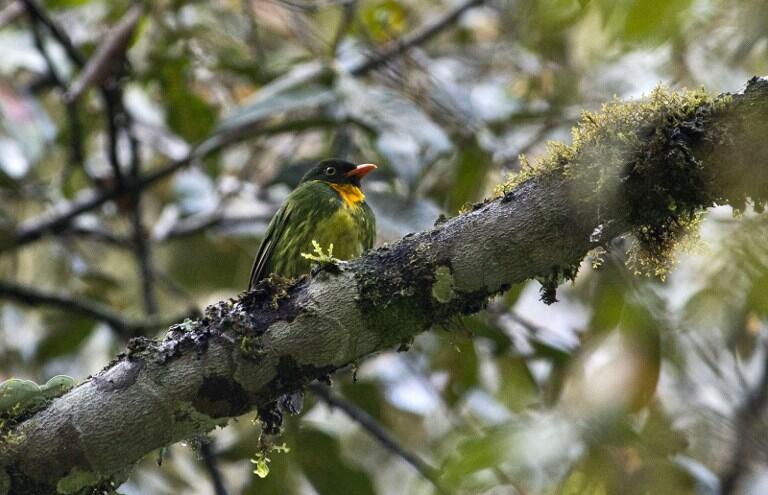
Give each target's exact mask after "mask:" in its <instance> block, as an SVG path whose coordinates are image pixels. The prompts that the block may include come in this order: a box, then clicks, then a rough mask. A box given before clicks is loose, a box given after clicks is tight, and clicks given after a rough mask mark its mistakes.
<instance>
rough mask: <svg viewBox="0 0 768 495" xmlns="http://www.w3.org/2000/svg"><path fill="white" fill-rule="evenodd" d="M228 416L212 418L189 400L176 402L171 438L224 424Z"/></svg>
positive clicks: (208, 429) (183, 436) (181, 436)
mask: <svg viewBox="0 0 768 495" xmlns="http://www.w3.org/2000/svg"><path fill="white" fill-rule="evenodd" d="M228 420H229V419H228V418H222V419H218V420H217V419H213V418H211V417H210V416H208V415H207V414H203V413H201V412H200V411H198V410H197V409H195V406H194V405H193V404H191V403H189V402H177V403H176V407H175V409H174V412H173V438H185V437H188V436H190V435H192V434H194V433H196V432H200V431H210V430H212V429H214V428H215V427H217V426H225V425H226V424H227V422H228Z"/></svg>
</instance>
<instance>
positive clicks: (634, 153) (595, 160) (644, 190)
mask: <svg viewBox="0 0 768 495" xmlns="http://www.w3.org/2000/svg"><path fill="white" fill-rule="evenodd" d="M731 100H732V99H731V97H730V96H712V95H710V94H709V93H707V92H705V91H704V90H701V89H698V90H693V91H683V92H680V93H674V92H671V91H669V90H668V89H667V88H664V87H658V88H656V89H655V90H654V91H653V92H652V93H651V94H650V95H649V96H648V97H647V98H644V99H642V100H638V101H632V102H621V101H619V100H614V101H612V102H610V103H608V104H606V105H604V106H603V108H602V110H601V111H600V112H584V113H583V114H582V116H581V119H580V121H579V123H578V125H577V126H576V127H575V128H574V129H573V130H572V143H571V144H570V145H565V144H562V143H548V147H547V153H546V154H545V155H544V156H543V157H542V158H540V159H538V160H537V161H535V162H530V161H529V160H528V159H527V158H526V157H525V156H521V157H520V162H521V171H520V172H519V173H517V174H515V175H513V176H511V177H509V178H508V179H507V180H506V181H505V182H504V183H503V184H500V185H499V186H498V187H497V188H496V191H495V194H496V196H497V197H505V198H506V197H509V195H510V194H512V192H513V190H514V189H515V188H516V187H517V186H519V185H521V184H522V183H524V182H526V181H528V180H531V179H534V178H540V177H544V176H547V175H553V174H557V175H560V176H563V177H568V178H570V179H572V184H573V186H574V188H575V190H574V192H573V195H574V198H575V199H576V200H577V201H581V203H582V205H584V206H588V207H590V208H596V209H597V211H594V212H593V213H594V218H597V219H600V216H601V215H600V211H611V208H616V207H617V205H618V207H620V208H624V209H625V210H626V211H627V215H626V220H627V221H628V223H629V224H630V225H632V226H633V231H632V234H633V235H634V237H635V240H636V242H635V243H634V245H633V247H632V249H631V252H630V255H629V257H628V262H629V263H630V264H631V265H632V268H633V269H634V270H635V272H637V273H642V274H647V275H656V276H660V277H663V276H664V275H665V274H666V273H667V271H668V270H669V269H670V267H671V266H672V264H673V263H674V258H673V252H674V251H675V248H676V247H677V246H678V245H679V244H680V243H681V242H682V241H684V240H685V239H686V237H687V235H688V234H689V233H691V232H693V231H695V229H696V227H697V226H698V222H699V217H700V212H701V211H702V210H703V209H704V208H706V207H708V206H711V204H712V202H713V201H714V199H715V198H713V197H712V196H711V193H710V192H709V191H708V190H707V187H706V177H705V174H704V173H703V166H702V163H701V161H700V160H699V159H698V158H697V157H696V156H695V154H694V152H693V149H692V144H695V143H696V142H698V140H700V139H702V136H703V132H704V129H707V128H708V127H710V126H709V124H711V121H712V119H713V117H714V115H716V114H717V113H718V112H720V111H722V110H723V109H725V108H726V107H727V106H728V105H729V104H730V103H731ZM617 185H618V187H619V189H618V191H617V189H616V187H617ZM617 195H618V197H617ZM601 208H602V210H601ZM544 277H545V279H546V282H547V283H549V284H550V285H551V283H552V281H553V280H555V279H556V278H557V273H552V274H546V275H545V276H544Z"/></svg>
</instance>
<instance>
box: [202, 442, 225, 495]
mask: <svg viewBox="0 0 768 495" xmlns="http://www.w3.org/2000/svg"><path fill="white" fill-rule="evenodd" d="M200 455H201V456H202V458H203V464H205V469H206V470H207V471H208V474H209V475H210V476H211V483H213V491H214V493H215V494H216V495H227V488H226V487H225V486H224V480H223V479H222V477H221V472H219V463H218V459H217V458H216V453H215V452H214V443H213V440H212V439H210V438H208V439H205V440H203V441H202V442H201V443H200Z"/></svg>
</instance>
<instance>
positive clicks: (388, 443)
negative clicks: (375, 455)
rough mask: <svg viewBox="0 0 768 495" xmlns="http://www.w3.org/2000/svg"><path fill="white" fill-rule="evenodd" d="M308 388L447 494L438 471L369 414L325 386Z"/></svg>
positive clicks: (316, 385) (315, 384)
mask: <svg viewBox="0 0 768 495" xmlns="http://www.w3.org/2000/svg"><path fill="white" fill-rule="evenodd" d="M308 388H309V389H310V390H311V391H312V393H314V394H315V395H316V396H318V397H319V398H320V399H321V400H322V401H323V402H325V403H326V404H328V406H330V407H331V408H338V409H341V410H342V411H343V412H344V414H346V415H347V416H349V418H350V419H352V420H353V421H355V422H356V423H357V424H359V425H360V426H361V427H362V428H363V429H364V430H365V431H367V432H368V433H369V434H370V435H371V436H372V437H373V438H375V439H376V440H377V441H378V442H379V443H380V444H381V446H382V447H384V448H385V449H387V450H389V451H390V452H392V453H393V454H395V455H396V456H398V457H400V458H401V459H403V460H404V461H405V462H407V463H408V464H410V465H411V466H413V468H414V469H416V471H418V472H419V474H420V475H421V476H423V477H424V479H426V480H427V481H429V482H430V483H432V485H433V486H434V487H435V488H436V489H437V491H438V492H440V493H449V492H448V490H447V489H446V488H445V487H444V486H442V484H441V483H440V473H439V472H438V470H437V469H435V468H433V467H432V466H430V465H429V464H427V463H426V462H425V461H424V460H422V459H421V458H420V457H419V456H417V455H416V454H413V453H411V452H408V451H407V450H406V449H405V448H404V447H403V446H402V445H400V443H399V442H398V441H397V440H396V439H395V438H394V437H392V435H390V434H389V433H388V432H387V431H386V430H385V429H384V428H382V427H381V425H379V424H378V423H377V422H376V420H375V419H374V418H373V417H371V415H370V414H368V413H367V412H365V411H364V410H363V409H361V408H359V407H357V406H356V405H355V404H352V403H351V402H348V401H346V400H344V399H342V398H341V397H337V396H336V395H334V394H333V393H332V392H331V391H330V390H329V389H328V387H327V386H325V385H321V384H319V383H312V384H310V385H309V387H308Z"/></svg>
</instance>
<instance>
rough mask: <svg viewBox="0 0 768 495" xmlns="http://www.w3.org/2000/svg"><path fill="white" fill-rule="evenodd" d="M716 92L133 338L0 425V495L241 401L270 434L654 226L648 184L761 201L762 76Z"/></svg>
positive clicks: (98, 462)
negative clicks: (329, 393)
mask: <svg viewBox="0 0 768 495" xmlns="http://www.w3.org/2000/svg"><path fill="white" fill-rule="evenodd" d="M715 100H716V101H717V104H714V105H713V104H712V101H699V100H691V101H687V100H686V101H683V102H682V103H681V102H679V101H677V102H676V103H675V102H672V103H670V105H676V107H675V108H674V109H669V108H665V107H664V106H663V105H662V106H660V107H659V109H658V112H660V114H659V115H655V116H654V118H653V119H651V120H647V119H646V120H643V121H639V122H638V127H637V128H636V129H634V134H633V138H632V139H630V140H629V141H628V142H629V143H630V146H629V148H628V149H626V150H622V151H621V153H619V154H618V155H617V154H613V155H611V156H606V158H605V160H606V162H607V164H606V166H605V167H600V166H599V165H600V163H592V164H586V163H584V161H585V159H586V158H585V157H590V159H593V158H594V157H595V156H599V154H595V153H593V151H592V150H593V148H589V147H590V146H598V147H599V145H600V144H601V141H600V139H601V138H600V137H599V135H598V137H597V138H595V140H593V141H589V140H588V141H585V144H584V146H585V147H586V148H584V149H581V150H580V151H578V152H577V151H574V150H571V152H570V153H564V152H562V149H561V148H558V147H555V148H553V151H552V156H554V157H555V158H557V160H555V163H554V165H555V166H552V167H549V168H544V169H542V170H541V171H540V172H538V173H537V172H533V173H528V174H527V175H526V176H525V178H524V180H518V181H513V182H512V183H510V185H509V187H508V188H505V189H503V194H501V193H500V195H499V197H497V198H495V199H493V200H489V201H486V202H485V203H483V204H479V205H476V207H475V208H474V209H473V210H472V211H469V212H467V213H465V214H462V215H460V216H458V217H456V218H453V219H450V220H447V221H445V222H442V223H440V224H439V225H436V226H435V227H434V228H433V229H432V230H429V231H427V232H422V233H419V234H412V235H409V236H406V237H405V238H404V239H402V240H401V241H399V242H397V243H395V244H393V245H389V246H383V247H381V248H379V249H376V250H375V251H373V252H371V253H369V254H368V255H366V256H364V257H362V258H360V259H357V260H354V261H351V262H348V263H340V264H337V265H326V266H323V267H320V268H319V269H317V270H315V272H314V273H313V274H312V275H311V276H310V277H305V278H303V279H300V280H298V281H295V282H293V281H286V280H277V279H268V280H266V281H264V282H262V283H261V284H260V285H259V286H257V287H256V288H255V290H253V291H252V292H250V293H245V294H241V295H240V296H239V297H238V298H236V299H233V300H229V301H222V302H220V303H218V304H216V305H213V306H211V307H209V308H208V309H207V310H206V312H205V316H204V317H203V318H201V319H200V320H198V321H189V320H188V321H186V322H184V323H181V324H178V325H175V326H173V327H171V328H170V329H169V331H168V333H167V335H166V336H165V338H164V339H162V340H161V341H155V340H151V339H145V338H139V339H134V340H132V341H131V343H130V344H129V347H128V350H127V351H126V352H125V353H124V354H121V355H120V356H118V357H117V358H116V359H115V361H114V362H113V363H111V364H110V365H108V366H107V367H106V368H105V369H104V370H103V371H102V372H100V373H98V374H97V375H95V376H92V377H89V378H88V379H86V380H85V381H84V382H82V383H81V384H80V385H78V386H77V387H75V388H74V389H72V390H71V391H69V392H68V393H66V394H65V395H63V396H61V397H59V398H57V399H55V400H53V401H51V402H50V403H49V404H47V405H46V407H45V408H43V409H41V410H39V411H37V412H35V413H34V414H31V415H28V416H29V417H20V418H16V420H15V425H14V426H12V427H10V428H6V429H5V431H3V432H2V433H3V437H2V440H0V495H4V494H5V493H56V491H57V486H58V488H59V489H60V490H61V489H62V487H67V486H72V485H73V484H74V485H75V486H77V483H75V482H77V481H78V480H86V481H84V482H83V483H86V485H98V484H102V485H103V484H107V483H119V482H121V480H122V479H124V477H125V476H126V473H127V472H128V471H129V469H130V467H131V466H132V464H133V463H135V462H136V461H138V460H139V459H141V458H142V457H143V456H144V455H146V454H147V453H149V452H151V451H152V450H154V449H157V448H160V447H162V446H165V445H168V444H171V443H173V442H177V441H179V440H182V439H184V438H188V437H190V436H193V435H196V434H200V433H204V432H206V431H209V430H211V429H213V428H215V427H216V426H223V425H225V424H226V422H227V421H228V420H229V418H232V417H235V416H239V415H241V414H244V413H246V412H248V411H251V410H254V409H255V410H257V411H259V415H260V419H261V421H262V423H263V424H264V427H265V428H267V429H269V428H271V427H274V426H275V425H276V423H278V422H279V416H280V413H281V411H280V408H279V407H277V406H276V405H275V404H276V401H277V399H278V398H279V397H281V396H282V395H284V394H286V393H289V392H293V391H296V390H299V389H301V388H302V387H304V386H305V385H306V384H308V383H309V382H311V381H312V380H315V379H317V378H322V377H325V376H327V375H328V374H330V373H332V372H333V371H335V370H337V369H339V368H342V367H344V366H347V365H349V364H350V363H354V362H356V361H358V360H360V359H364V358H365V357H367V356H369V355H371V354H373V353H376V352H380V351H383V350H387V349H391V348H393V347H394V346H397V345H398V344H400V343H403V342H407V341H409V340H410V339H411V338H412V337H413V336H414V335H416V334H418V333H420V332H423V331H425V330H427V329H429V328H430V327H431V326H433V325H434V324H436V323H440V322H445V321H447V320H449V319H450V318H453V317H455V316H457V315H460V314H466V313H473V312H476V311H478V310H480V309H481V308H482V307H483V306H484V305H485V303H486V301H487V300H488V298H489V297H490V296H493V295H494V294H497V293H499V292H502V291H504V290H505V289H506V288H508V287H509V286H510V285H511V284H515V283H519V282H522V281H525V280H527V279H530V278H533V277H538V278H541V279H542V280H545V281H547V283H549V284H553V283H556V281H557V280H559V279H560V278H562V276H572V275H573V274H572V267H574V266H578V263H579V261H580V260H581V259H582V258H583V257H584V255H585V254H586V253H587V252H588V251H590V250H591V249H593V248H595V247H598V246H604V245H607V243H608V242H610V240H612V239H614V238H615V237H617V236H621V235H624V234H625V233H627V232H630V231H637V230H638V229H640V228H643V227H648V226H650V227H653V228H656V227H658V225H653V221H654V219H655V218H661V217H662V216H663V215H662V213H660V212H656V214H652V213H653V212H650V211H644V210H643V208H645V210H650V209H652V208H657V205H656V203H658V202H659V201H658V196H659V194H660V193H659V191H665V193H664V194H666V195H667V196H669V197H670V198H671V199H672V200H675V201H677V203H676V204H678V205H681V206H679V207H677V208H676V209H675V208H672V207H671V206H670V205H668V204H665V205H664V208H666V210H665V211H666V212H667V213H666V214H667V215H672V217H673V218H674V217H675V215H681V214H686V213H688V212H687V211H678V210H680V209H685V208H690V209H695V208H696V207H697V206H696V205H701V206H702V207H706V206H709V205H711V204H712V203H713V202H716V201H731V202H734V203H735V204H742V203H743V202H744V201H745V198H747V197H750V198H752V199H753V200H754V201H755V202H756V203H760V202H764V201H765V200H766V199H767V196H768V193H767V191H768V143H766V140H765V136H768V80H767V79H757V78H755V79H753V80H751V81H750V82H749V84H748V85H747V88H746V90H745V91H744V92H743V93H741V94H738V95H732V96H727V97H725V96H724V97H718V98H716V99H715ZM616 105H618V104H616ZM617 108H618V107H617ZM629 108H630V109H631V108H633V107H629ZM612 111H616V108H614V110H612ZM608 113H610V111H608ZM656 117H658V118H656ZM590 119H592V117H589V118H587V120H590ZM649 122H651V123H652V124H649ZM582 125H591V124H590V123H589V122H584V123H583V124H582ZM659 136H666V137H667V138H669V139H660V138H659ZM617 156H618V157H620V158H621V163H618V164H617V162H616V157H617ZM608 162H610V163H608ZM589 167H593V168H589ZM611 167H612V168H611ZM582 168H584V169H585V170H589V171H590V172H589V173H580V172H579V170H581V169H582ZM601 170H602V172H600V171H601ZM628 184H629V185H631V187H632V190H631V194H630V193H629V192H628V190H627V187H629V186H628ZM598 188H599V189H598ZM595 190H599V192H600V194H594V193H593V192H594V191H595ZM643 195H645V197H647V198H648V200H647V202H645V203H644V202H643V201H642V200H641V199H642V198H643V197H644V196H643ZM639 198H640V199H639ZM662 227H663V225H662ZM3 489H5V491H3Z"/></svg>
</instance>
